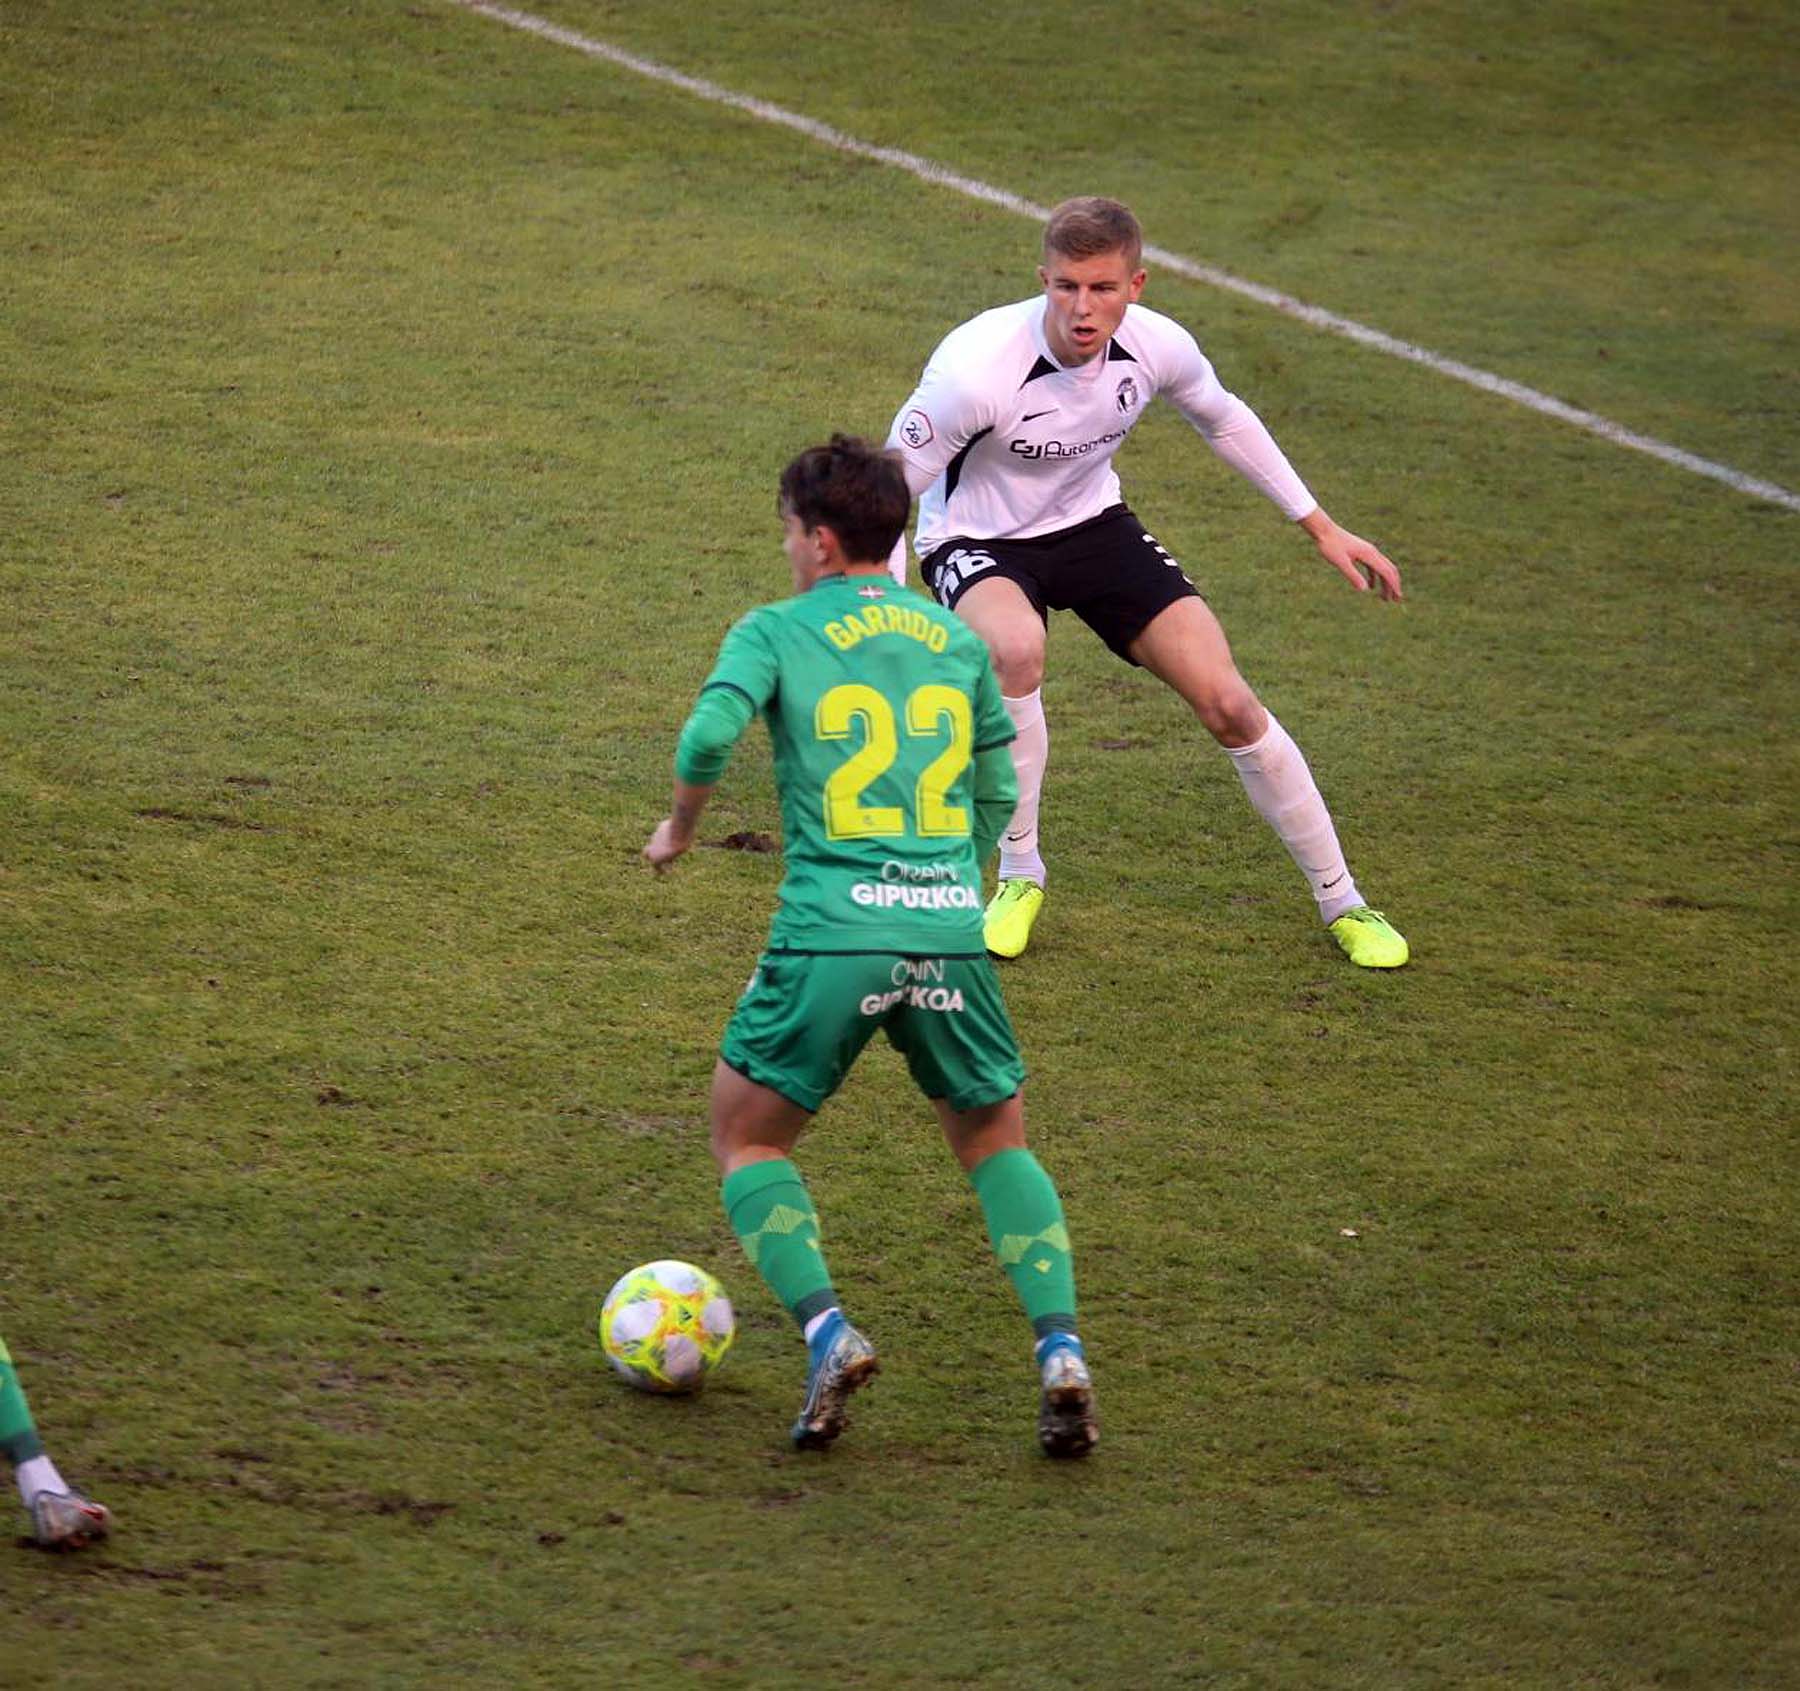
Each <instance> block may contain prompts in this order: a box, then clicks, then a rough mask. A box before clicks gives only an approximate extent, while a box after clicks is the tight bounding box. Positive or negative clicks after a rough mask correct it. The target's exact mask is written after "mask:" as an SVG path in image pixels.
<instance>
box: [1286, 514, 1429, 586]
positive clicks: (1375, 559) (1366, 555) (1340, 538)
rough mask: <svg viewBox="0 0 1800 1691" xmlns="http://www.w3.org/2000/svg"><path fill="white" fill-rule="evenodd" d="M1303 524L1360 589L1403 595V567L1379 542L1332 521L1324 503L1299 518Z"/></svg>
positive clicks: (1326, 556)
mask: <svg viewBox="0 0 1800 1691" xmlns="http://www.w3.org/2000/svg"><path fill="white" fill-rule="evenodd" d="M1300 526H1301V527H1302V528H1303V529H1305V530H1306V532H1307V533H1308V534H1310V535H1311V536H1312V542H1313V545H1315V546H1316V547H1318V549H1319V556H1320V557H1322V558H1323V559H1324V560H1325V561H1326V563H1328V564H1330V565H1331V567H1332V568H1333V569H1335V570H1336V571H1337V572H1338V573H1339V574H1340V575H1342V576H1343V578H1344V579H1345V580H1346V581H1347V582H1349V583H1350V585H1351V586H1352V587H1354V588H1355V589H1356V591H1357V592H1358V593H1367V592H1368V591H1369V589H1370V588H1371V587H1373V588H1374V589H1375V590H1376V591H1377V592H1379V593H1380V595H1381V596H1382V598H1384V599H1389V600H1397V599H1400V598H1403V597H1404V595H1403V594H1402V593H1401V591H1400V571H1399V569H1398V568H1397V567H1396V566H1395V564H1394V563H1393V561H1392V560H1391V559H1389V558H1388V557H1386V556H1385V555H1384V554H1383V553H1382V550H1381V548H1380V547H1379V546H1376V545H1375V544H1373V543H1372V542H1371V541H1367V540H1364V539H1363V538H1362V536H1361V535H1359V534H1352V533H1351V532H1350V531H1349V529H1347V528H1344V527H1343V526H1342V525H1341V524H1339V523H1335V522H1333V521H1332V520H1331V518H1330V517H1328V516H1327V515H1326V514H1325V507H1324V506H1323V505H1315V506H1314V507H1313V508H1312V510H1311V511H1309V512H1308V513H1307V514H1306V515H1305V516H1304V517H1302V518H1301V519H1300Z"/></svg>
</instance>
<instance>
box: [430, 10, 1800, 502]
mask: <svg viewBox="0 0 1800 1691" xmlns="http://www.w3.org/2000/svg"><path fill="white" fill-rule="evenodd" d="M454 3H455V4H457V5H460V6H463V7H465V8H466V9H467V10H469V11H471V12H479V13H480V14H481V15H482V16H483V17H488V18H492V19H494V20H495V22H497V23H503V24H510V25H511V26H512V27H513V28H514V29H522V30H525V31H527V32H528V33H530V34H532V35H538V36H542V37H543V38H544V40H546V41H554V42H556V43H557V44H558V45H559V46H563V47H572V48H574V49H575V51H576V52H578V53H585V54H586V55H587V56H588V57H589V58H593V59H604V60H606V61H607V62H608V63H609V64H614V65H617V66H619V67H620V68H621V69H623V70H628V71H632V72H634V73H635V74H636V75H638V76H644V77H648V78H649V79H650V80H651V81H653V82H661V83H666V84H667V85H668V86H669V87H671V88H679V89H681V90H682V92H683V93H687V94H693V95H696V96H698V97H699V98H700V99H702V100H708V101H711V102H712V103H713V104H714V105H719V106H730V107H733V108H734V109H735V110H737V111H741V112H748V113H749V114H750V116H752V117H756V118H761V119H762V121H763V122H765V123H779V124H782V125H783V126H785V127H786V128H788V129H794V130H798V131H799V132H800V133H801V134H802V135H805V136H808V137H810V138H811V139H812V140H814V141H822V142H824V143H825V145H826V146H828V147H834V148H836V149H837V151H839V152H840V153H850V154H853V155H854V156H856V157H857V158H864V159H872V160H874V161H875V162H876V163H877V164H888V165H892V166H894V168H895V169H897V170H904V171H906V172H907V174H908V175H911V176H916V177H918V178H919V180H920V181H922V182H929V183H931V184H932V185H934V186H935V187H939V188H949V189H952V190H954V191H955V192H956V193H959V194H963V195H966V196H967V197H968V198H969V199H972V200H985V201H987V202H988V204H990V205H996V206H1000V207H1001V208H1002V209H1004V210H1006V211H1012V212H1017V213H1018V214H1019V215H1020V216H1021V217H1029V218H1031V219H1032V220H1033V221H1034V222H1038V223H1041V222H1043V220H1044V219H1045V218H1046V217H1047V216H1048V215H1049V211H1050V208H1049V207H1048V206H1041V205H1038V204H1036V203H1035V202H1034V201H1032V200H1027V199H1024V198H1022V197H1021V196H1019V195H1018V194H1013V193H1009V192H1007V190H1006V189H1004V188H996V187H993V186H992V185H991V184H989V183H986V182H977V181H976V180H975V179H974V178H973V177H970V176H959V175H958V174H957V173H956V172H955V171H953V170H946V169H945V168H944V167H943V166H942V165H938V164H933V163H932V162H931V161H930V160H929V159H922V158H920V157H919V156H918V155H917V154H916V153H908V152H902V151H901V150H900V149H899V148H898V147H876V146H872V145H870V143H869V142H867V141H859V140H857V139H856V137H855V136H854V135H846V134H845V133H844V132H843V131H842V130H841V129H833V128H832V127H831V125H830V124H827V123H820V122H818V121H817V120H816V119H813V118H810V117H802V116H801V115H800V114H799V113H798V112H790V111H788V110H787V109H786V108H785V107H782V106H777V105H772V104H771V103H770V102H769V101H767V100H758V99H756V98H754V97H753V96H751V95H749V94H738V93H734V92H733V91H732V90H731V89H729V88H722V87H720V86H719V84H718V83H716V82H708V81H707V80H706V79H705V78H704V77H698V76H689V75H687V74H686V73H685V72H683V71H678V70H673V69H671V68H670V67H669V66H668V65H664V64H658V63H657V61H656V60H654V59H646V58H643V57H641V56H640V55H638V54H636V53H628V52H627V51H626V50H625V49H624V48H622V47H615V46H613V45H612V44H611V43H610V42H606V41H597V40H595V39H594V37H593V36H591V35H582V34H580V33H579V32H578V31H576V30H573V29H565V28H564V27H563V26H562V25H561V24H555V23H551V22H550V21H549V20H548V19H546V18H540V17H535V16H533V15H532V14H531V13H530V12H521V11H517V10H515V9H514V8H513V7H511V6H499V5H494V4H493V3H492V0H454ZM1144 256H1145V257H1146V258H1148V259H1149V260H1150V261H1151V262H1152V263H1154V264H1158V265H1161V266H1162V268H1163V269H1165V270H1170V271H1173V272H1174V273H1175V274H1176V275H1178V276H1185V277H1187V278H1188V280H1189V281H1193V282H1204V283H1206V284H1207V285H1208V286H1209V287H1214V288H1222V289H1224V290H1225V291H1226V292H1228V293H1234V294H1241V295H1242V296H1243V297H1244V298H1246V299H1253V300H1255V301H1256V302H1257V303H1258V304H1259V305H1266V306H1268V307H1269V308H1270V309H1271V310H1274V311H1279V312H1281V313H1283V314H1284V315H1285V316H1288V317H1293V318H1297V319H1298V320H1299V321H1300V322H1302V323H1306V324H1310V325H1311V326H1312V327H1313V328H1315V329H1323V330H1325V331H1326V333H1328V334H1333V335H1341V336H1342V337H1343V338H1344V339H1345V340H1351V341H1355V342H1357V343H1358V344H1359V345H1361V346H1367V347H1373V348H1374V349H1375V350H1376V351H1377V352H1385V353H1388V354H1390V355H1391V356H1392V357H1395V358H1404V359H1406V360H1407V361H1408V362H1409V363H1412V364H1422V365H1423V366H1424V367H1425V368H1426V369H1427V370H1431V371H1433V372H1435V373H1436V374H1437V375H1440V376H1448V377H1449V378H1450V379H1451V380H1452V381H1458V382H1463V383H1465V384H1466V385H1468V386H1469V387H1473V388H1480V389H1481V390H1482V392H1484V393H1491V394H1497V395H1498V396H1499V397H1500V398H1502V399H1510V400H1511V401H1512V402H1513V403H1514V404H1515V405H1522V406H1524V407H1525V409H1526V410H1528V411H1536V412H1538V413H1539V414H1540V415H1542V416H1545V417H1554V418H1556V419H1557V420H1558V421H1560V422H1564V423H1568V424H1570V425H1572V426H1573V427H1575V428H1578V429H1585V430H1586V431H1587V432H1588V433H1589V434H1592V435H1598V436H1599V437H1600V438H1601V439H1602V440H1608V441H1611V442H1612V443H1613V445H1615V446H1625V447H1629V448H1630V449H1631V450H1632V451H1634V452H1643V453H1646V454H1648V455H1649V456H1650V457H1652V458H1658V459H1660V460H1661V461H1662V462H1663V463H1665V464H1673V465H1674V466H1675V467H1676V468H1677V469H1682V470H1690V471H1692V472H1693V473H1694V474H1695V475H1697V476H1708V477H1710V478H1711V479H1712V480H1714V481H1718V482H1723V483H1724V484H1725V485H1726V486H1727V487H1730V488H1734V489H1736V490H1737V491H1738V492H1739V493H1746V494H1749V495H1750V496H1751V497H1752V498H1753V499H1764V500H1767V501H1768V502H1769V503H1771V504H1774V505H1784V506H1786V507H1787V509H1788V510H1790V511H1800V494H1797V493H1792V492H1790V491H1789V490H1788V489H1787V488H1785V487H1781V486H1778V485H1777V484H1776V483H1774V482H1770V481H1762V480H1759V479H1758V478H1757V477H1755V476H1750V475H1745V474H1744V472H1743V471H1742V470H1734V469H1733V468H1732V467H1731V466H1730V465H1729V464H1719V463H1715V462H1714V461H1713V460H1712V459H1710V458H1701V457H1699V456H1698V455H1697V454H1695V453H1692V452H1686V451H1683V450H1682V448H1681V447H1679V446H1671V445H1669V443H1668V442H1667V441H1662V440H1657V439H1655V438H1654V437H1653V436H1651V435H1644V434H1639V433H1637V432H1636V431H1635V430H1633V429H1628V428H1626V427H1625V426H1624V425H1623V424H1622V423H1615V422H1612V421H1611V420H1610V419H1608V418H1606V417H1601V416H1598V415H1596V414H1595V413H1594V412H1592V411H1583V410H1581V409H1579V408H1578V407H1577V406H1573V405H1566V404H1564V403H1563V401H1562V400H1560V399H1553V398H1552V397H1551V396H1550V395H1549V394H1547V393H1539V392H1538V391H1537V389H1536V388H1528V387H1526V386H1525V385H1524V384H1523V383H1521V382H1514V381H1509V380H1508V379H1507V378H1506V377H1505V376H1496V375H1493V374H1492V373H1491V372H1489V371H1487V370H1478V369H1476V368H1475V367H1474V366H1473V365H1471V364H1463V363H1460V362H1459V361H1458V360H1456V359H1454V358H1445V357H1443V356H1441V355H1440V354H1438V353H1435V352H1432V351H1430V350H1429V349H1428V348H1425V347H1422V346H1415V345H1414V344H1413V343H1412V342H1411V341H1403V340H1399V339H1396V338H1395V337H1394V336H1393V335H1388V334H1384V333H1383V332H1382V331H1381V330H1380V329H1371V328H1369V327H1368V326H1367V325H1366V324H1363V323H1358V322H1356V321H1354V320H1353V319H1352V318H1349V317H1340V316H1338V314H1337V313H1336V312H1334V311H1326V310H1324V309H1322V308H1321V307H1319V306H1316V305H1308V304H1306V303H1305V301H1303V300H1297V299H1295V298H1294V297H1293V296H1292V295H1291V294H1284V293H1282V292H1280V291H1279V290H1278V289H1275V288H1267V287H1264V286H1263V285H1262V284H1261V283H1260V282H1251V281H1246V280H1245V279H1244V278H1243V277H1241V276H1234V275H1232V274H1231V272H1230V271H1227V270H1219V269H1216V268H1215V267H1214V266H1212V265H1210V264H1201V263H1198V262H1197V261H1195V260H1194V259H1191V258H1184V257H1182V255H1181V254H1180V253H1174V252H1169V251H1166V250H1165V249H1164V248H1161V247H1146V248H1145V249H1144Z"/></svg>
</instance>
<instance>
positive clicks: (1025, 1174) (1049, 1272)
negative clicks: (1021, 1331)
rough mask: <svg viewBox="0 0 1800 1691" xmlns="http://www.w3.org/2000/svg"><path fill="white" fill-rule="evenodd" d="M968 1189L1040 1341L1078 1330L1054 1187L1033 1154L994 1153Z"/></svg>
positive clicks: (1065, 1232) (976, 1170)
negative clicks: (972, 1190)
mask: <svg viewBox="0 0 1800 1691" xmlns="http://www.w3.org/2000/svg"><path fill="white" fill-rule="evenodd" d="M969 1184H970V1185H971V1186H973V1187H974V1188H975V1196H976V1197H978V1198H979V1199H980V1200H981V1212H982V1214H983V1215H985V1216H986V1217H987V1226H988V1238H989V1239H990V1240H991V1241H992V1242H993V1246H994V1255H995V1256H997V1257H998V1258H999V1259H1000V1266H1001V1267H1002V1268H1004V1269H1005V1270H1006V1275H1007V1278H1008V1279H1009V1280H1011V1281H1012V1283H1013V1288H1014V1290H1015V1291H1017V1292H1018V1294H1019V1301H1020V1302H1021V1303H1022V1304H1024V1306H1025V1313H1026V1314H1027V1315H1029V1316H1030V1317H1031V1328H1032V1331H1033V1332H1034V1333H1036V1334H1037V1336H1038V1337H1039V1338H1040V1339H1042V1338H1044V1337H1045V1336H1046V1335H1048V1334H1050V1333H1073V1332H1074V1331H1075V1264H1074V1260H1073V1259H1072V1258H1071V1257H1070V1255H1069V1230H1068V1228H1067V1227H1065V1226H1064V1225H1063V1210H1062V1199H1061V1198H1059V1197H1058V1196H1057V1195H1056V1185H1055V1183H1054V1182H1053V1181H1052V1180H1051V1178H1050V1176H1049V1175H1047V1174H1046V1173H1045V1172H1044V1171H1043V1169H1042V1168H1041V1167H1040V1166H1039V1164H1038V1160H1037V1158H1036V1157H1034V1156H1033V1155H1032V1154H1031V1153H1030V1152H1029V1151H1027V1150H1024V1149H1022V1148H1021V1149H1016V1150H1010V1151H996V1152H995V1153H994V1155H993V1156H991V1157H987V1158H985V1159H983V1160H982V1161H981V1162H979V1163H977V1164H976V1165H975V1167H974V1169H973V1170H971V1171H970V1174H969Z"/></svg>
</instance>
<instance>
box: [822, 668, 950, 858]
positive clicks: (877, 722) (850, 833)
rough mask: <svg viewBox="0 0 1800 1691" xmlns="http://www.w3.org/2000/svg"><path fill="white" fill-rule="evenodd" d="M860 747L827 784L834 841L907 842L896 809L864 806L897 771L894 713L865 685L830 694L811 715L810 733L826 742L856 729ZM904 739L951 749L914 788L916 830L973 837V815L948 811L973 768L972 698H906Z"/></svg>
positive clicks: (935, 690) (936, 694)
mask: <svg viewBox="0 0 1800 1691" xmlns="http://www.w3.org/2000/svg"><path fill="white" fill-rule="evenodd" d="M858 724H860V725H861V727H862V744H861V745H860V746H859V747H857V749H856V750H855V751H853V752H852V753H851V754H850V756H849V757H847V758H846V759H845V760H844V761H843V762H842V763H841V764H839V765H838V767H837V768H836V769H834V770H833V771H832V772H831V776H830V778H829V779H828V780H827V781H826V783H825V832H826V834H827V835H828V836H829V837H830V838H832V839H834V840H865V839H878V838H884V837H894V836H898V835H903V834H904V833H905V832H906V817H905V815H904V814H903V813H902V811H901V808H900V806H899V805H897V804H881V805H867V804H864V803H863V798H864V796H865V794H866V793H867V791H868V789H869V788H870V787H871V786H873V785H874V784H875V782H876V781H878V780H880V778H881V777H882V776H883V775H885V774H886V773H887V772H888V770H889V769H890V768H892V767H893V764H894V760H895V759H896V758H897V757H898V756H899V755H900V739H899V735H898V733H897V732H896V728H897V724H896V723H895V721H894V707H893V706H892V705H891V704H889V703H888V701H887V698H886V696H885V695H883V694H881V693H878V692H877V691H876V690H875V689H874V688H873V687H868V686H864V685H863V684H862V683H860V682H845V683H843V684H842V685H840V686H837V687H833V688H832V689H831V690H830V691H829V692H827V693H826V694H825V695H824V696H823V697H822V698H821V699H820V700H819V702H818V705H817V707H816V708H815V709H814V711H813V733H814V734H815V735H816V736H817V737H818V738H819V739H821V740H848V739H849V738H850V737H851V735H852V732H853V731H854V728H855V727H856V725H858ZM906 732H907V736H908V738H910V739H918V740H935V739H938V738H940V737H943V736H946V735H947V736H948V741H949V743H948V744H947V745H946V746H945V747H944V749H943V750H942V751H941V752H939V753H938V755H937V756H936V757H934V758H933V759H932V760H931V762H930V763H928V764H927V765H926V766H925V768H924V769H923V770H921V771H920V773H919V779H918V782H917V784H916V785H915V787H914V789H913V831H914V832H915V833H918V834H921V835H924V836H928V837H938V836H943V835H962V834H967V833H968V831H969V813H968V811H967V810H966V809H964V808H963V806H961V805H957V804H949V803H947V802H946V801H945V795H946V794H947V793H948V792H949V791H950V788H951V786H952V785H953V784H954V782H955V781H956V778H957V777H958V776H959V775H961V774H962V772H963V771H964V770H965V769H966V768H968V766H969V747H970V743H971V741H972V740H973V738H974V730H973V726H972V719H971V716H970V711H969V699H968V695H967V694H966V693H960V692H958V691H957V690H956V688H954V687H945V686H941V685H927V686H924V687H915V688H914V689H913V690H912V692H910V693H909V694H907V696H906Z"/></svg>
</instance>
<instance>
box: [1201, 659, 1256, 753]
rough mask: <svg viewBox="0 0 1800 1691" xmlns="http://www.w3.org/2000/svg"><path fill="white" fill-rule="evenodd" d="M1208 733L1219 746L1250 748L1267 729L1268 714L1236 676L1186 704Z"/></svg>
mask: <svg viewBox="0 0 1800 1691" xmlns="http://www.w3.org/2000/svg"><path fill="white" fill-rule="evenodd" d="M1188 703H1189V704H1190V705H1192V706H1193V709H1194V715H1196V716H1197V717H1199V718H1200V722H1201V725H1202V726H1203V727H1204V728H1205V729H1206V731H1207V733H1209V734H1210V735H1212V737H1213V738H1214V739H1215V740H1217V741H1218V742H1219V744H1220V745H1222V746H1248V745H1253V744H1254V743H1255V742H1256V741H1257V740H1259V739H1261V738H1262V734H1263V730H1264V729H1265V728H1266V727H1267V726H1268V720H1269V717H1268V712H1267V711H1265V710H1264V709H1263V707H1262V703H1261V701H1260V700H1259V699H1258V698H1257V696H1256V694H1255V693H1253V692H1252V691H1251V690H1250V688H1249V687H1248V686H1247V685H1246V684H1245V683H1244V682H1243V680H1242V679H1240V678H1239V677H1237V676H1235V675H1234V676H1232V677H1231V679H1230V681H1229V682H1227V683H1226V684H1225V685H1223V686H1221V687H1218V688H1214V689H1209V690H1208V691H1207V692H1205V693H1202V694H1199V695H1197V696H1195V697H1192V698H1190V699H1189V700H1188Z"/></svg>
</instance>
